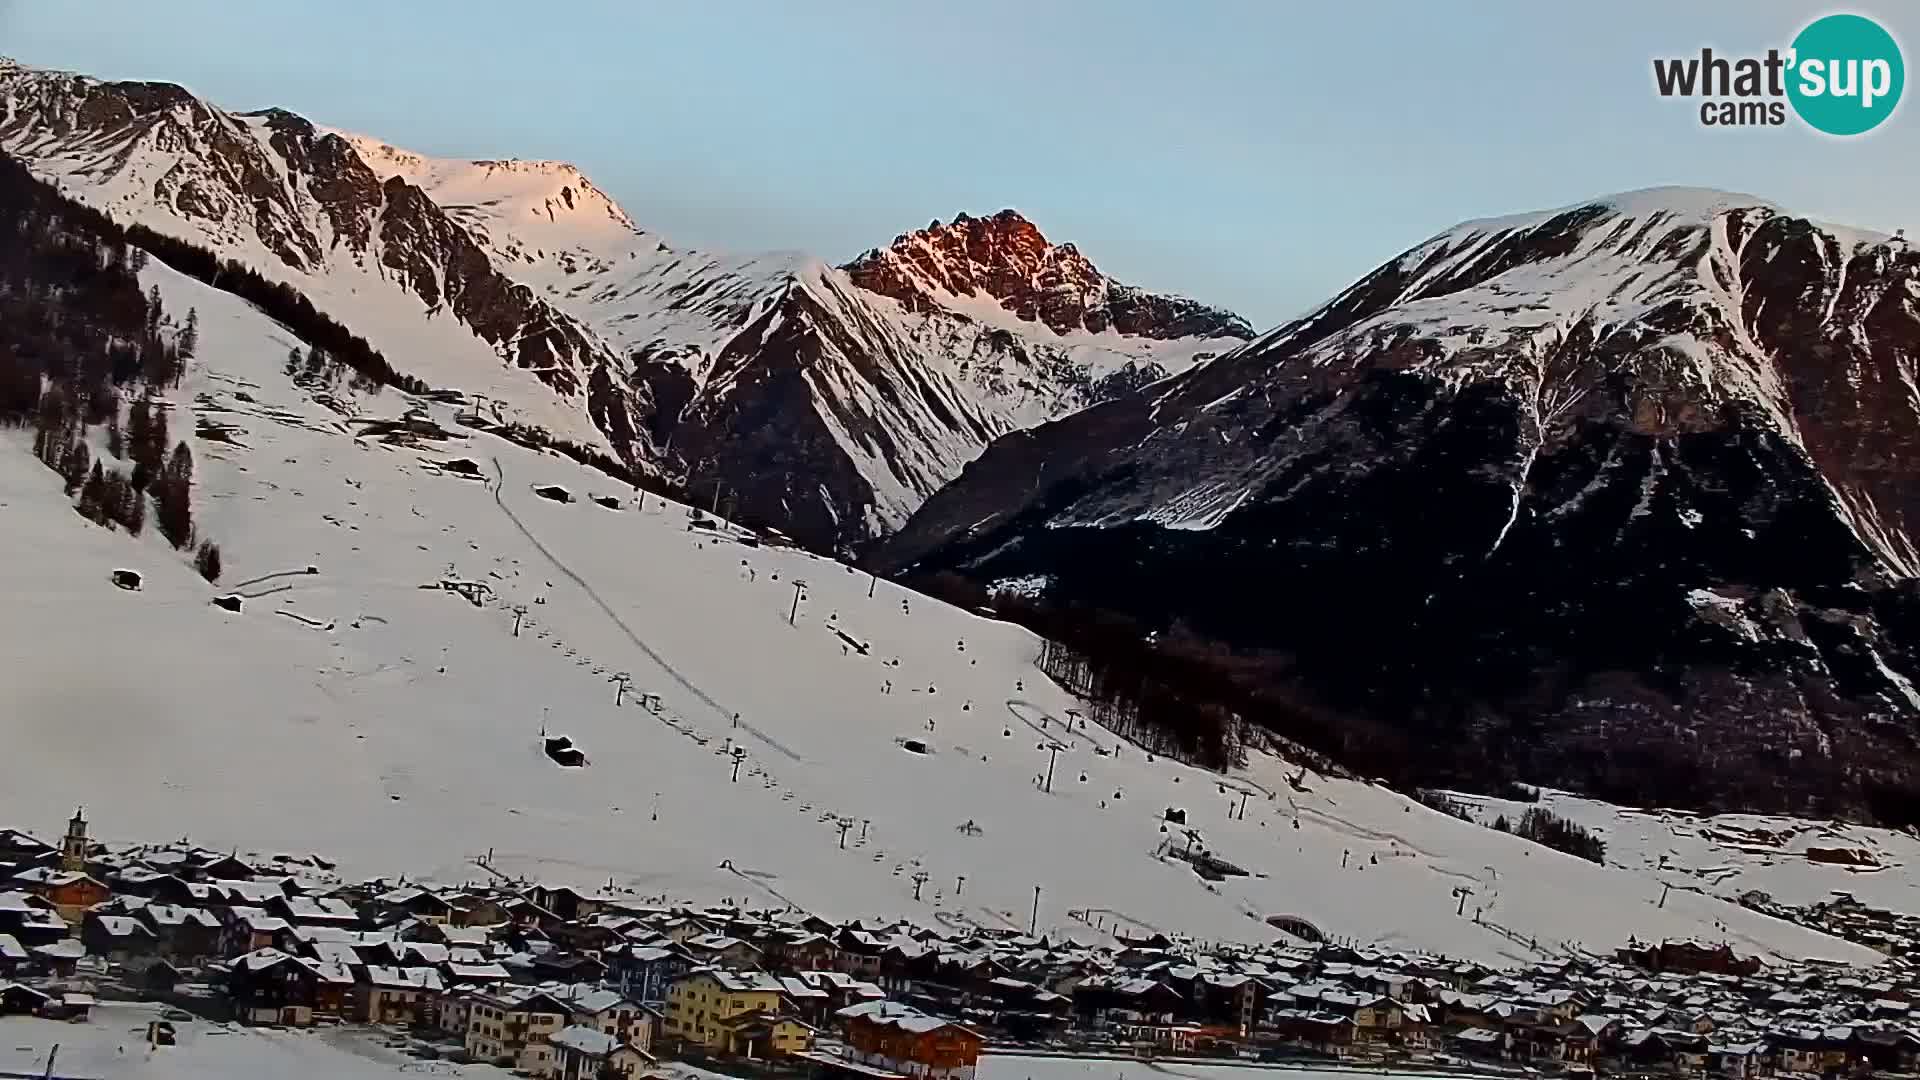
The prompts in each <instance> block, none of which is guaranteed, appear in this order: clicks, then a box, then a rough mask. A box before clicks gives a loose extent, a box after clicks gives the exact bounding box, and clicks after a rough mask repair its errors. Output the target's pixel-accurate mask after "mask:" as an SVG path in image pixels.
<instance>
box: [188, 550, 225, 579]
mask: <svg viewBox="0 0 1920 1080" xmlns="http://www.w3.org/2000/svg"><path fill="white" fill-rule="evenodd" d="M193 568H194V569H195V570H198V571H200V576H201V577H203V578H206V579H207V580H208V581H219V580H220V545H219V544H216V543H214V542H213V541H211V540H207V541H204V542H203V543H201V545H200V550H199V551H196V552H195V553H194V556H193Z"/></svg>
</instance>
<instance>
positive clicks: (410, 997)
mask: <svg viewBox="0 0 1920 1080" xmlns="http://www.w3.org/2000/svg"><path fill="white" fill-rule="evenodd" d="M445 989H446V988H445V986H444V985H443V984H442V983H441V981H440V973H439V972H438V971H435V970H434V969H433V968H430V967H382V966H377V965H369V966H368V967H366V968H365V969H364V970H363V972H362V973H361V974H360V976H359V977H358V978H356V979H355V980H354V983H353V1015H354V1018H355V1019H356V1020H359V1021H361V1022H363V1023H369V1024H405V1025H407V1026H409V1027H413V1026H418V1025H426V1024H432V1023H433V1022H434V1021H435V1019H436V1017H437V1014H438V1012H439V1006H440V995H441V993H442V992H443V991H444V990H445Z"/></svg>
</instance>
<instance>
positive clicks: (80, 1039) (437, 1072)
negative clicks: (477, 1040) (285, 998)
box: [0, 1003, 512, 1080]
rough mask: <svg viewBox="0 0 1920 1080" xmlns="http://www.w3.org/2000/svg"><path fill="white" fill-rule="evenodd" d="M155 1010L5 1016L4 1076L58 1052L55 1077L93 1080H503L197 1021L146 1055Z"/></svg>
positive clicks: (475, 1070) (350, 1037)
mask: <svg viewBox="0 0 1920 1080" xmlns="http://www.w3.org/2000/svg"><path fill="white" fill-rule="evenodd" d="M159 1018H160V1008H159V1006H155V1005H135V1004H117V1003H110V1004H102V1005H98V1006H95V1007H94V1010H93V1016H92V1018H91V1019H90V1020H88V1021H86V1022H84V1023H77V1024H76V1023H66V1022H64V1021H57V1020H41V1019H38V1018H35V1017H31V1016H0V1075H22V1076H28V1075H30V1076H39V1075H41V1074H42V1072H44V1071H45V1070H46V1068H47V1056H48V1054H50V1053H52V1052H53V1048H54V1047H55V1046H56V1045H57V1046H58V1047H59V1048H60V1049H59V1053H58V1055H57V1056H56V1057H55V1059H54V1062H53V1066H54V1067H53V1074H54V1075H55V1076H80V1077H88V1078H90V1080H121V1078H123V1077H125V1078H135V1077H137V1078H139V1080H201V1078H203V1077H209V1076H234V1077H239V1076H253V1077H260V1076H274V1077H280V1078H283V1080H373V1078H375V1077H383V1078H386V1077H392V1076H394V1075H395V1074H396V1073H402V1072H404V1073H406V1074H408V1075H421V1076H454V1075H458V1076H463V1077H468V1078H470V1080H472V1078H477V1080H489V1078H500V1080H505V1078H506V1077H508V1076H510V1075H512V1074H510V1073H508V1072H507V1071H506V1070H505V1069H496V1068H494V1067H493V1066H491V1065H461V1066H458V1067H456V1066H453V1065H450V1064H445V1063H441V1062H431V1061H418V1060H415V1059H413V1058H409V1057H406V1056H404V1055H403V1054H401V1053H400V1052H399V1051H397V1050H389V1049H386V1048H385V1047H382V1046H379V1045H376V1044H375V1043H373V1042H372V1041H371V1040H370V1039H368V1038H367V1036H366V1034H365V1033H364V1032H359V1031H344V1030H342V1031H334V1032H327V1033H314V1032H295V1031H270V1030H267V1029H264V1028H242V1027H226V1026H223V1025H218V1024H209V1023H206V1022H204V1021H200V1020H193V1021H180V1022H176V1023H174V1025H173V1026H174V1037H175V1043H174V1045H172V1046H159V1047H149V1046H148V1045H147V1042H146V1037H147V1036H146V1033H147V1024H148V1023H149V1022H151V1021H154V1020H158V1019H159Z"/></svg>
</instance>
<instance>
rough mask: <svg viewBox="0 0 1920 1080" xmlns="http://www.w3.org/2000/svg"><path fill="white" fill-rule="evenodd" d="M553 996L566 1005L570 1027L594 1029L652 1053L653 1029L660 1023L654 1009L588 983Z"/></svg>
mask: <svg viewBox="0 0 1920 1080" xmlns="http://www.w3.org/2000/svg"><path fill="white" fill-rule="evenodd" d="M554 996H555V997H557V998H559V999H560V1000H561V1001H564V1002H566V1004H567V1007H568V1011H567V1022H568V1024H569V1025H571V1026H573V1027H587V1028H592V1029H593V1030H595V1031H599V1032H604V1033H606V1034H608V1035H611V1036H613V1037H615V1038H616V1039H618V1040H619V1041H620V1042H622V1043H627V1044H631V1045H633V1046H634V1047H636V1048H638V1049H640V1050H642V1051H645V1052H648V1053H651V1052H652V1051H653V1036H654V1030H655V1027H656V1026H657V1025H658V1024H659V1022H660V1020H661V1016H660V1014H659V1013H658V1012H656V1011H655V1010H653V1009H649V1008H648V1007H646V1006H645V1005H643V1004H641V1003H640V1002H638V1001H635V1000H634V999H632V998H630V997H628V996H627V995H625V994H622V993H620V992H619V991H618V990H608V989H603V988H601V987H597V986H593V985H590V984H586V983H581V984H576V985H573V986H569V987H566V988H565V989H564V990H560V991H556V992H555V994H554Z"/></svg>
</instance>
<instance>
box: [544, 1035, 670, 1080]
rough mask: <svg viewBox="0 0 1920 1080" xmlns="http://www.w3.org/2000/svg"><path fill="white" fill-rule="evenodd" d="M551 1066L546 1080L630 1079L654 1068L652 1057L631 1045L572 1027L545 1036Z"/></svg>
mask: <svg viewBox="0 0 1920 1080" xmlns="http://www.w3.org/2000/svg"><path fill="white" fill-rule="evenodd" d="M547 1042H548V1043H549V1044H550V1045H551V1047H552V1049H553V1054H554V1058H553V1062H552V1064H551V1065H550V1066H549V1068H548V1070H547V1072H546V1074H545V1075H546V1076H548V1077H551V1078H552V1080H609V1078H610V1077H616V1076H617V1077H633V1076H636V1075H638V1074H639V1072H640V1071H641V1070H642V1069H645V1068H647V1067H648V1066H650V1065H652V1064H654V1060H655V1059H654V1057H653V1055H651V1054H649V1053H647V1051H646V1050H644V1049H642V1048H641V1047H639V1046H636V1045H634V1044H633V1043H630V1042H627V1041H625V1040H623V1039H621V1038H620V1037H619V1036H618V1035H610V1034H608V1033H607V1032H604V1031H601V1030H599V1029H598V1028H592V1027H586V1026H584V1025H575V1026H573V1027H566V1028H562V1029H560V1030H559V1031H557V1032H555V1033H554V1034H553V1035H550V1036H548V1038H547Z"/></svg>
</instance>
